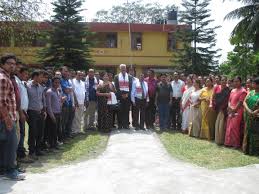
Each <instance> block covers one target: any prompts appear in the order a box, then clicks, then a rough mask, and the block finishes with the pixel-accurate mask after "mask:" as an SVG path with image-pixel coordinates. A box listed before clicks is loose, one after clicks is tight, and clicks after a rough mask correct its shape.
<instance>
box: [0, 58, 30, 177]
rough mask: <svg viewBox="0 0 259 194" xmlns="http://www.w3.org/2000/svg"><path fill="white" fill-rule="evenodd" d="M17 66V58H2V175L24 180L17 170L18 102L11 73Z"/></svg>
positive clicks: (0, 145) (0, 122)
mask: <svg viewBox="0 0 259 194" xmlns="http://www.w3.org/2000/svg"><path fill="white" fill-rule="evenodd" d="M15 66H16V57H15V56H14V55H13V54H6V55H4V56H3V57H2V58H1V67H0V131H1V133H2V134H3V133H5V138H4V139H3V140H2V142H0V173H1V174H4V175H5V176H6V177H7V178H9V179H12V180H24V178H25V177H24V176H23V175H21V174H20V173H19V172H18V170H17V169H16V151H17V146H18V138H17V134H16V120H17V115H16V114H17V113H16V100H15V92H14V87H13V84H12V81H11V79H10V73H11V72H13V71H14V69H15Z"/></svg>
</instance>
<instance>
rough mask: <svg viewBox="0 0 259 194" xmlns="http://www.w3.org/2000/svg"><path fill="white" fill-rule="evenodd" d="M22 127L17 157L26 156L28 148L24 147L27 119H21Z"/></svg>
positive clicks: (20, 124)
mask: <svg viewBox="0 0 259 194" xmlns="http://www.w3.org/2000/svg"><path fill="white" fill-rule="evenodd" d="M19 127H20V141H19V144H18V149H17V157H18V158H24V157H25V156H26V153H25V152H26V149H25V147H24V138H25V121H24V122H23V121H19Z"/></svg>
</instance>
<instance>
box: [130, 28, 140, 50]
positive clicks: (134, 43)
mask: <svg viewBox="0 0 259 194" xmlns="http://www.w3.org/2000/svg"><path fill="white" fill-rule="evenodd" d="M142 46H143V45H142V33H140V32H133V33H131V49H132V50H138V51H140V50H142Z"/></svg>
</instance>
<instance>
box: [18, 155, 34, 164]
mask: <svg viewBox="0 0 259 194" xmlns="http://www.w3.org/2000/svg"><path fill="white" fill-rule="evenodd" d="M17 161H18V162H20V163H24V164H31V163H34V160H33V159H32V158H29V157H28V156H25V157H24V158H17Z"/></svg>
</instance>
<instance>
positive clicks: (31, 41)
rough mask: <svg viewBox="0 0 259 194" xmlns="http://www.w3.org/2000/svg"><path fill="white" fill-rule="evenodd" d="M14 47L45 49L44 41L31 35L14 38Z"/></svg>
mask: <svg viewBox="0 0 259 194" xmlns="http://www.w3.org/2000/svg"><path fill="white" fill-rule="evenodd" d="M14 41H15V47H24V46H27V47H45V46H46V41H45V40H44V39H43V38H41V37H40V36H37V35H31V36H28V37H25V38H24V37H22V36H16V37H15V39H14Z"/></svg>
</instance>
